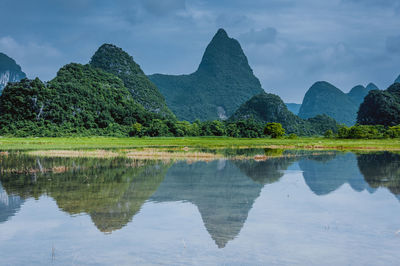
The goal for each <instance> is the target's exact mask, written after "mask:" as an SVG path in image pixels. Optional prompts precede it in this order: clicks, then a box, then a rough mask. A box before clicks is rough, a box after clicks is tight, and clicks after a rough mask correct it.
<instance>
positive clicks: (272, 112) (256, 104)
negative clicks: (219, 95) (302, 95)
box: [230, 92, 337, 135]
mask: <svg viewBox="0 0 400 266" xmlns="http://www.w3.org/2000/svg"><path fill="white" fill-rule="evenodd" d="M251 118H252V119H254V120H256V121H257V122H260V123H264V124H265V123H268V122H277V123H281V124H282V126H283V128H284V129H285V130H286V132H287V133H295V134H298V135H322V134H324V132H325V131H326V130H328V129H331V130H333V131H336V130H337V123H336V121H335V120H334V119H332V118H330V117H327V116H323V115H319V116H316V117H313V118H309V119H308V120H304V119H302V118H300V117H298V116H297V115H294V114H293V113H292V112H290V111H289V110H288V108H287V107H286V105H285V103H284V102H283V101H282V99H281V98H280V97H279V96H278V95H274V94H270V93H265V92H263V93H260V94H258V95H256V96H254V97H252V98H251V99H250V100H248V101H247V102H245V103H244V104H242V105H241V106H240V107H239V109H238V110H237V111H236V112H235V113H234V114H233V115H232V116H231V118H230V120H231V121H238V120H244V119H251Z"/></svg>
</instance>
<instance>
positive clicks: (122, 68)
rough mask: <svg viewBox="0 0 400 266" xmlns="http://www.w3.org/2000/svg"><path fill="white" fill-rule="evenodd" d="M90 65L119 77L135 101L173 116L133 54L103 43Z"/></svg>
mask: <svg viewBox="0 0 400 266" xmlns="http://www.w3.org/2000/svg"><path fill="white" fill-rule="evenodd" d="M90 65H91V66H93V67H95V68H100V69H102V70H104V71H106V72H108V73H111V74H114V75H116V76H117V77H119V78H120V79H121V80H122V81H123V82H124V85H125V87H126V88H128V89H129V91H130V92H131V94H132V95H133V98H134V100H135V101H137V102H138V103H140V104H141V105H143V106H144V108H145V109H146V110H149V111H150V112H153V113H157V114H160V115H161V116H164V117H168V118H173V117H174V115H173V113H172V112H171V110H169V108H168V107H167V104H166V102H165V99H164V97H163V96H162V94H161V93H160V91H159V90H158V89H157V87H156V86H155V85H154V84H153V83H152V82H151V81H150V80H149V79H148V77H147V76H146V75H145V74H144V73H143V71H142V69H141V68H140V66H139V65H138V64H136V63H135V61H134V60H133V58H132V56H130V55H129V54H128V53H126V52H125V51H123V50H122V49H121V48H118V47H116V46H115V45H112V44H103V45H102V46H101V47H100V48H99V49H98V50H97V51H96V53H95V54H94V55H93V57H92V59H91V60H90Z"/></svg>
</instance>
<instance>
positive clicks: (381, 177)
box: [357, 152, 400, 199]
mask: <svg viewBox="0 0 400 266" xmlns="http://www.w3.org/2000/svg"><path fill="white" fill-rule="evenodd" d="M357 159H358V167H359V168H360V171H361V173H362V174H363V175H364V177H365V180H366V181H367V182H368V184H369V185H370V186H371V187H373V188H379V187H386V188H388V189H389V190H390V192H392V193H393V194H394V195H395V196H396V197H397V198H399V195H400V155H399V154H394V153H389V152H383V153H377V154H362V155H360V156H358V158H357ZM399 199H400V198H399Z"/></svg>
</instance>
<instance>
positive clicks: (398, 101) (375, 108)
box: [357, 83, 400, 126]
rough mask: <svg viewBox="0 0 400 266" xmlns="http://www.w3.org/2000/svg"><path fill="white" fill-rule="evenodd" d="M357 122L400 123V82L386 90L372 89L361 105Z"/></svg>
mask: <svg viewBox="0 0 400 266" xmlns="http://www.w3.org/2000/svg"><path fill="white" fill-rule="evenodd" d="M357 122H358V123H360V124H362V125H385V126H396V125H399V124H400V83H394V84H393V85H392V86H390V87H389V88H388V89H387V90H384V91H378V90H374V91H370V92H369V93H368V95H367V96H366V97H365V100H364V102H363V103H362V104H361V105H360V110H359V111H358V117H357Z"/></svg>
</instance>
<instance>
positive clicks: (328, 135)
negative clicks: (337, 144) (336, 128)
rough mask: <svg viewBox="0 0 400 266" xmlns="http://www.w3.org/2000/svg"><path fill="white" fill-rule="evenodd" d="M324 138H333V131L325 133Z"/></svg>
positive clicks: (329, 130)
mask: <svg viewBox="0 0 400 266" xmlns="http://www.w3.org/2000/svg"><path fill="white" fill-rule="evenodd" d="M324 137H325V138H333V131H332V130H331V129H328V130H327V131H325V133H324Z"/></svg>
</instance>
